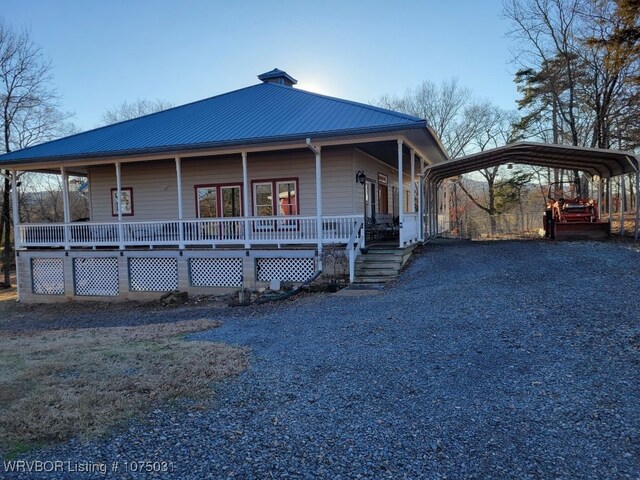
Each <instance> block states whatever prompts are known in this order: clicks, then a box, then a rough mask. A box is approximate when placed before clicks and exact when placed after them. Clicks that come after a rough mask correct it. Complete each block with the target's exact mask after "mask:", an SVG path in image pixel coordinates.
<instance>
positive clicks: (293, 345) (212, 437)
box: [8, 241, 640, 479]
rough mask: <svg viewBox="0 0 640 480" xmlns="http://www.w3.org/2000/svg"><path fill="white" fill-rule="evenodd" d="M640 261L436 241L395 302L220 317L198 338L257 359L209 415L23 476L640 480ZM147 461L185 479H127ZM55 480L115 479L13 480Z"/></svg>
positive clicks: (621, 247)
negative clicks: (136, 464) (81, 469)
mask: <svg viewBox="0 0 640 480" xmlns="http://www.w3.org/2000/svg"><path fill="white" fill-rule="evenodd" d="M639 255H640V254H639V253H638V252H637V251H635V250H633V249H632V248H631V247H630V246H629V245H625V244H613V243H589V242H567V243H553V242H542V241H530V242H487V243H471V242H454V241H448V242H447V241H440V242H437V243H432V244H429V245H427V246H426V247H425V248H424V250H423V252H422V253H421V254H420V256H418V257H417V258H416V259H415V260H414V261H413V262H412V263H411V265H410V266H409V267H408V268H407V269H406V270H405V271H404V273H403V274H402V275H401V277H400V279H399V280H398V281H396V282H394V283H393V284H390V285H388V286H387V288H386V289H385V291H384V293H383V294H381V295H377V296H371V297H339V296H332V295H328V294H318V295H307V296H302V297H300V298H297V299H295V300H294V301H288V302H283V303H280V304H277V305H268V306H263V307H260V308H250V309H248V310H246V309H242V308H236V309H219V310H218V312H219V313H221V314H223V316H222V317H220V319H221V320H222V321H223V323H224V324H223V326H222V327H221V328H219V329H216V330H213V331H211V332H205V333H202V334H197V338H203V339H210V340H215V341H224V342H228V343H231V344H239V345H247V346H250V347H251V349H252V365H251V367H250V369H249V370H248V371H247V372H246V373H244V374H243V375H241V376H240V377H239V378H237V379H235V380H232V381H229V382H228V383H226V384H224V385H222V386H219V387H218V391H219V393H218V395H217V396H216V397H215V399H214V400H213V401H211V402H210V403H207V404H201V403H196V402H189V401H185V402H182V403H180V404H177V405H172V406H167V407H160V409H158V410H155V411H154V412H153V413H151V414H149V415H148V416H147V417H145V418H143V419H138V420H136V421H133V422H131V423H130V424H129V425H128V426H127V427H125V428H124V429H120V430H119V431H115V432H113V433H112V434H111V435H110V436H108V437H107V438H104V439H99V440H93V441H89V442H83V441H80V440H74V441H71V442H68V443H65V444H62V445H59V446H57V447H52V448H48V449H43V450H40V451H35V452H31V453H29V454H28V455H27V456H25V457H24V459H26V460H43V461H44V460H49V461H52V460H63V461H71V462H72V463H71V466H73V465H74V464H75V463H73V462H105V463H106V464H107V469H108V471H109V470H111V469H112V467H113V462H116V461H117V462H119V465H118V467H119V468H118V471H117V472H115V473H114V472H111V473H110V474H108V476H110V477H113V478H181V479H191V478H193V479H202V478H227V477H237V478H260V479H263V478H310V479H311V478H332V479H338V478H376V479H383V478H442V479H445V478H481V479H485V478H581V479H582V478H584V479H589V478H594V479H595V478H638V477H639V476H640V403H639V399H640V369H639V368H638V367H639V366H640V321H639V315H638V311H639V308H638V307H639V306H640V305H639V304H640V301H639V300H638V298H639V297H638V295H637V293H636V290H637V284H638V274H637V272H638V267H639V265H640V256H639ZM201 314H202V312H200V311H196V312H194V311H193V309H189V308H186V309H175V310H172V311H166V310H164V311H159V313H158V314H157V315H159V316H161V317H162V318H165V317H167V316H169V317H171V318H176V319H184V318H182V317H183V316H184V315H186V316H189V315H201ZM132 315H133V314H132ZM143 460H151V461H166V462H173V469H174V471H173V472H171V473H159V474H152V473H147V474H140V473H132V472H125V471H124V470H125V468H124V466H125V463H124V462H126V461H128V462H131V461H143ZM65 468H67V467H65ZM53 477H55V478H73V479H78V478H104V475H101V474H99V473H96V474H89V475H83V474H78V473H69V472H67V473H61V472H58V473H56V474H45V475H42V476H40V477H39V476H38V475H33V474H30V475H27V474H22V475H15V474H14V475H13V476H12V475H11V474H10V475H8V478H53Z"/></svg>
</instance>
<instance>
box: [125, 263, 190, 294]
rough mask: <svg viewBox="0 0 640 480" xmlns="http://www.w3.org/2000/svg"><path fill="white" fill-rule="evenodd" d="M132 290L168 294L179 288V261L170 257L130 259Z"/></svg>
mask: <svg viewBox="0 0 640 480" xmlns="http://www.w3.org/2000/svg"><path fill="white" fill-rule="evenodd" d="M129 282H130V286H131V290H133V291H138V292H168V291H170V290H176V289H177V288H178V260H177V259H176V258H168V257H132V258H129Z"/></svg>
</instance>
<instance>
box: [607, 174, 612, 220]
mask: <svg viewBox="0 0 640 480" xmlns="http://www.w3.org/2000/svg"><path fill="white" fill-rule="evenodd" d="M607 213H608V215H609V223H612V219H611V217H612V214H613V192H612V191H611V177H609V178H607Z"/></svg>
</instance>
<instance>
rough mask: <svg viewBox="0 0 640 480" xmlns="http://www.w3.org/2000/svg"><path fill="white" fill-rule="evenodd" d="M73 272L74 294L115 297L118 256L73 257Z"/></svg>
mask: <svg viewBox="0 0 640 480" xmlns="http://www.w3.org/2000/svg"><path fill="white" fill-rule="evenodd" d="M73 273H74V282H75V291H76V295H80V296H85V295H98V296H108V297H115V296H117V295H118V293H119V288H118V284H119V281H118V258H117V257H105V258H74V259H73Z"/></svg>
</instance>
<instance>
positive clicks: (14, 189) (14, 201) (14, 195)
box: [11, 170, 21, 273]
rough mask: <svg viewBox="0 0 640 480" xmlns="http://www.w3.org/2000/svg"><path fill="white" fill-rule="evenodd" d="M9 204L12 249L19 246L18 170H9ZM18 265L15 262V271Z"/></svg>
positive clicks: (16, 248)
mask: <svg viewBox="0 0 640 480" xmlns="http://www.w3.org/2000/svg"><path fill="white" fill-rule="evenodd" d="M11 205H12V207H13V244H14V249H15V250H18V248H20V246H21V242H20V232H19V228H18V227H19V226H20V209H19V208H18V172H17V171H16V170H13V171H12V172H11ZM17 271H18V267H17V264H16V273H17Z"/></svg>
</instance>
